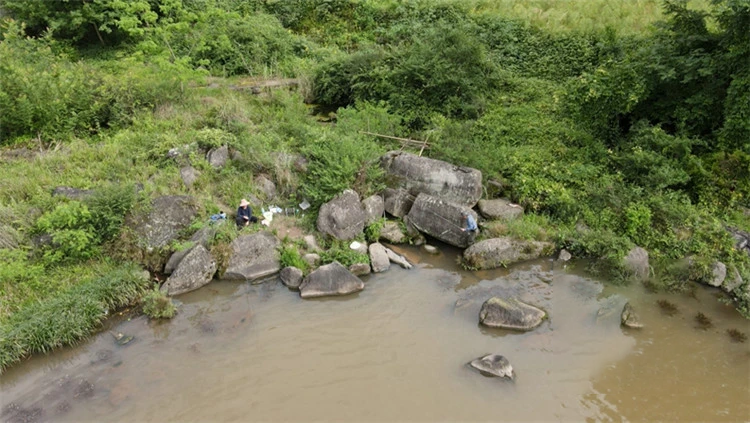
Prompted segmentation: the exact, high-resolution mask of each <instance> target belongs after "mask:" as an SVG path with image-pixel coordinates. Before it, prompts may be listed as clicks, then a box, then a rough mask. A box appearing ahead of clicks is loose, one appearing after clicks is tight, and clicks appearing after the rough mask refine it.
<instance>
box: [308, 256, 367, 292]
mask: <svg viewBox="0 0 750 423" xmlns="http://www.w3.org/2000/svg"><path fill="white" fill-rule="evenodd" d="M364 288H365V284H364V282H362V280H361V279H359V278H358V277H356V276H354V275H353V274H352V273H351V272H350V271H349V270H348V269H347V268H346V267H344V266H342V265H341V264H340V263H339V262H336V261H334V262H333V263H330V264H326V265H325V266H320V267H319V268H318V269H317V270H315V271H314V272H312V273H310V274H309V275H307V277H305V279H304V280H303V281H302V284H301V285H300V287H299V289H300V296H301V297H302V298H314V297H325V296H331V295H347V294H353V293H355V292H359V291H361V290H363V289H364Z"/></svg>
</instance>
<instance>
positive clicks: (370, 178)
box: [303, 134, 385, 209]
mask: <svg viewBox="0 0 750 423" xmlns="http://www.w3.org/2000/svg"><path fill="white" fill-rule="evenodd" d="M303 151H304V153H305V155H306V156H307V157H308V158H309V159H310V165H309V167H308V171H307V173H306V174H305V183H304V186H303V192H304V195H305V196H306V198H307V199H308V200H309V201H310V203H311V204H312V205H313V208H314V209H317V208H318V207H320V205H321V204H323V203H324V202H326V201H329V200H330V199H331V198H333V197H335V196H336V195H338V194H340V193H341V192H342V191H344V190H346V189H349V188H352V189H354V190H356V191H357V192H358V193H359V194H360V196H362V197H365V196H368V195H371V194H373V193H375V192H378V191H379V190H380V189H381V188H382V179H383V170H382V169H381V168H380V166H378V163H379V161H378V160H379V158H380V156H381V155H382V154H383V153H385V150H384V149H382V148H381V147H380V146H379V145H377V144H376V143H375V142H373V141H372V140H370V139H368V138H366V137H365V136H354V135H350V136H342V137H340V138H337V137H336V136H335V135H334V134H324V135H322V136H321V137H320V138H319V139H317V140H313V141H311V142H310V143H309V144H308V145H306V146H305V147H304V149H303Z"/></svg>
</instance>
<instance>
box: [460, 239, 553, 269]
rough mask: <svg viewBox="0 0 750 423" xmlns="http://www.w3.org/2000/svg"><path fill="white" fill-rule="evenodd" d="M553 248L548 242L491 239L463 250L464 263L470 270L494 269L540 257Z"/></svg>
mask: <svg viewBox="0 0 750 423" xmlns="http://www.w3.org/2000/svg"><path fill="white" fill-rule="evenodd" d="M554 248H555V246H554V245H553V244H551V243H549V242H539V241H519V240H515V239H512V238H508V237H502V238H491V239H485V240H484V241H479V242H477V243H476V244H474V245H472V246H471V247H469V248H467V249H466V250H464V263H465V264H466V265H467V266H468V267H470V268H472V269H494V268H497V267H505V266H507V265H509V264H512V263H516V262H519V261H525V260H531V259H536V258H539V257H542V256H544V255H547V254H550V253H551V252H552V251H554Z"/></svg>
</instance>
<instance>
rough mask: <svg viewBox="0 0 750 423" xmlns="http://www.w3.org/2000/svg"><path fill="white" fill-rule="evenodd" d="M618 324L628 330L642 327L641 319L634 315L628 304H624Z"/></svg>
mask: <svg viewBox="0 0 750 423" xmlns="http://www.w3.org/2000/svg"><path fill="white" fill-rule="evenodd" d="M620 322H621V323H622V325H623V326H625V327H628V328H633V329H638V328H642V327H643V323H641V319H640V318H639V317H638V314H636V312H635V310H634V309H633V306H631V305H630V302H627V303H625V306H624V307H623V308H622V313H621V314H620Z"/></svg>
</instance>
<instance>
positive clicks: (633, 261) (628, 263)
mask: <svg viewBox="0 0 750 423" xmlns="http://www.w3.org/2000/svg"><path fill="white" fill-rule="evenodd" d="M624 263H625V269H626V270H627V271H628V272H630V274H631V275H632V278H633V279H635V280H639V281H643V280H646V279H648V277H649V273H650V269H651V267H650V266H649V263H648V251H646V250H644V249H643V248H641V247H633V248H632V249H631V250H630V251H629V252H628V255H627V256H625V259H624Z"/></svg>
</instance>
